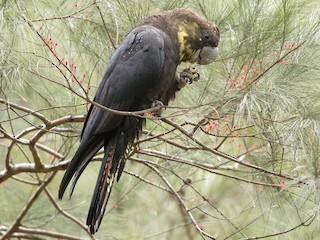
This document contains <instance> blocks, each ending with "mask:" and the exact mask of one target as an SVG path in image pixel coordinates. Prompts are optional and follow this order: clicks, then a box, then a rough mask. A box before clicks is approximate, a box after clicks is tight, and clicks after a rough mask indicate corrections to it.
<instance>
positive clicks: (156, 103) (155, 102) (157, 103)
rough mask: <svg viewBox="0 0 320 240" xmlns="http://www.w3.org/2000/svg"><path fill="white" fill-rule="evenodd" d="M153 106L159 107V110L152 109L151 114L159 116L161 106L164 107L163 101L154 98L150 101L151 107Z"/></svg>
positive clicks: (161, 109)
mask: <svg viewBox="0 0 320 240" xmlns="http://www.w3.org/2000/svg"><path fill="white" fill-rule="evenodd" d="M155 107H159V110H156V111H153V112H152V114H153V115H155V116H160V115H161V113H162V111H163V108H164V104H163V102H161V101H159V100H154V101H153V102H152V103H151V108H155Z"/></svg>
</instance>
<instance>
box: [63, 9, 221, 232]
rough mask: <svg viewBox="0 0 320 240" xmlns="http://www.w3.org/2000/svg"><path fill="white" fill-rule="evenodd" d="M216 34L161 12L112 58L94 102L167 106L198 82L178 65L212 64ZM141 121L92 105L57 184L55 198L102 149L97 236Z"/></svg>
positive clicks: (95, 204)
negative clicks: (179, 68) (189, 85)
mask: <svg viewBox="0 0 320 240" xmlns="http://www.w3.org/2000/svg"><path fill="white" fill-rule="evenodd" d="M219 39H220V34H219V30H218V28H217V27H216V26H214V25H213V24H211V23H210V22H209V21H207V20H206V19H204V18H202V17H200V16H199V15H197V14H196V13H194V12H193V11H191V10H188V9H182V8H181V9H175V10H171V11H166V12H161V13H158V14H155V15H152V16H150V17H148V18H146V19H145V20H144V21H143V23H142V24H140V25H139V26H137V27H136V28H134V29H133V30H132V31H131V32H130V33H129V34H128V35H127V36H126V37H125V39H124V40H123V42H122V44H121V45H120V46H119V48H118V49H117V50H116V51H115V53H114V54H113V56H112V58H111V60H110V62H109V64H108V67H107V70H106V72H105V74H104V76H103V78H102V80H101V82H100V85H99V87H98V89H97V92H96V95H95V97H94V102H96V103H98V104H100V105H103V106H106V107H107V108H110V109H114V110H118V111H129V112H133V111H139V110H144V109H148V108H151V107H153V106H161V105H167V104H168V102H169V101H170V100H172V99H174V97H175V93H176V92H177V91H179V90H180V89H181V88H182V87H184V86H185V85H186V83H192V82H193V81H197V80H198V79H199V74H198V73H197V71H196V69H195V68H187V69H184V70H183V71H182V72H181V73H180V74H179V75H178V76H177V75H176V70H177V66H178V65H179V64H180V63H181V62H190V63H197V64H201V65H205V64H209V63H211V62H212V61H213V60H214V59H215V58H216V57H217V54H218V49H217V46H218V43H219ZM144 122H145V118H141V117H139V116H132V115H127V116H126V115H124V114H116V113H115V112H112V111H108V110H106V109H103V108H101V107H99V106H97V105H95V104H93V105H91V107H90V109H89V112H88V115H87V118H86V120H85V123H84V126H83V130H82V133H81V142H80V146H79V148H78V150H77V151H76V153H75V155H74V157H73V158H72V160H71V162H70V164H69V166H68V168H67V170H66V172H65V174H64V176H63V179H62V181H61V184H60V188H59V198H60V199H61V198H62V197H63V194H64V192H65V190H66V188H67V186H68V184H69V183H70V181H71V179H72V178H73V181H72V183H71V188H70V197H71V195H72V192H73V190H74V187H75V185H76V183H77V181H78V179H79V177H80V175H81V174H82V172H83V171H84V169H85V168H86V167H87V165H88V164H89V162H90V160H91V159H92V158H93V156H94V155H95V154H96V153H97V152H98V151H99V150H100V149H101V148H102V147H103V148H104V157H103V159H102V163H101V168H100V172H99V175H98V179H97V182H96V186H95V190H94V194H93V197H92V201H91V205H90V209H89V213H88V217H87V225H88V226H89V229H90V232H91V233H92V234H94V233H95V232H97V230H98V228H99V226H100V223H101V220H102V218H103V214H104V211H105V208H106V205H107V202H108V199H109V197H110V193H111V189H112V185H113V182H114V180H115V179H117V181H118V180H119V178H120V176H121V173H122V171H123V169H124V166H125V163H126V150H127V149H128V148H130V146H131V145H132V143H133V141H134V140H135V139H136V138H137V137H138V135H139V133H140V132H141V129H142V126H143V123H144Z"/></svg>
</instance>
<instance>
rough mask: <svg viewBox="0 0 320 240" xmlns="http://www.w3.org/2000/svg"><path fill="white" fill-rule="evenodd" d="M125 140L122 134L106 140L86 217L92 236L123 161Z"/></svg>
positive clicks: (116, 134) (99, 221)
mask: <svg viewBox="0 0 320 240" xmlns="http://www.w3.org/2000/svg"><path fill="white" fill-rule="evenodd" d="M125 139H126V137H125V136H124V134H123V133H115V134H114V135H113V137H111V138H108V140H107V141H106V143H105V149H104V152H105V155H104V158H103V161H102V163H101V168H100V172H99V175H98V179H97V183H96V186H95V190H94V194H93V197H92V200H91V205H90V208H89V213H88V217H87V225H88V226H89V228H90V232H91V233H92V234H94V233H95V232H97V231H98V228H99V226H100V224H101V221H102V218H103V215H104V212H105V210H106V205H107V203H108V200H109V197H110V194H111V190H112V186H113V182H114V180H115V175H116V174H117V173H118V170H119V166H120V165H121V164H119V163H121V162H122V161H123V159H124V153H125V150H126V147H127V143H128V141H127V140H125Z"/></svg>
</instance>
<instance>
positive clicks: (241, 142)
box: [0, 0, 320, 239]
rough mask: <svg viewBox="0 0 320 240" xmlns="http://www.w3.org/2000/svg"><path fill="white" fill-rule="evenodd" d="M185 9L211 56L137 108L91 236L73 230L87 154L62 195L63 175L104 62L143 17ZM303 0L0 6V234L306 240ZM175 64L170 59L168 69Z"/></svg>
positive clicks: (313, 162)
mask: <svg viewBox="0 0 320 240" xmlns="http://www.w3.org/2000/svg"><path fill="white" fill-rule="evenodd" d="M176 7H188V8H190V9H193V10H194V11H196V12H198V13H199V14H200V15H203V16H205V17H206V18H208V19H209V20H210V21H212V22H213V23H215V24H216V25H218V26H219V28H220V32H221V44H220V46H219V49H220V52H219V54H220V55H219V59H218V61H217V62H215V63H213V64H211V65H209V66H199V67H198V70H199V73H200V75H201V80H200V81H199V82H196V83H194V84H192V85H188V86H186V87H185V88H184V89H183V90H182V91H181V92H179V94H178V96H177V99H176V100H175V101H174V102H172V103H171V105H170V106H169V107H168V108H167V109H166V111H164V113H163V115H162V117H163V118H159V119H157V118H155V117H152V116H148V118H149V120H148V123H147V126H146V128H145V130H144V133H143V135H142V136H141V137H140V139H139V141H137V143H136V145H135V147H134V148H133V149H132V151H131V153H130V156H129V159H128V162H127V165H126V169H125V173H124V174H123V176H122V179H121V180H120V182H119V183H117V184H115V186H114V190H113V193H112V196H111V199H110V201H109V205H108V207H107V211H106V214H105V218H104V221H103V223H102V225H101V227H100V230H99V232H98V233H97V234H96V235H95V236H91V235H90V234H89V233H88V231H87V229H86V226H85V219H86V215H87V211H88V207H89V204H90V200H91V196H92V192H93V187H94V185H95V180H96V176H97V171H98V169H99V159H100V158H101V155H98V156H97V157H96V158H95V160H97V161H95V162H93V163H92V164H90V166H89V167H88V169H87V171H86V172H85V173H84V174H83V176H82V177H81V179H80V181H79V183H78V185H77V187H76V190H75V192H74V194H73V197H72V199H71V200H68V198H67V197H65V198H64V199H63V200H62V201H57V191H58V186H59V183H60V180H61V178H62V174H63V170H64V169H65V168H66V166H67V164H68V161H69V160H70V159H71V157H72V156H73V155H72V154H73V153H74V151H75V149H76V147H77V145H78V143H79V134H80V131H81V128H82V122H83V120H84V114H86V111H87V109H88V106H89V104H90V101H91V100H92V98H93V95H94V93H95V90H96V87H97V85H98V83H99V80H100V78H101V76H102V75H103V73H104V71H105V69H106V65H107V63H108V60H109V59H110V56H111V55H112V53H113V51H114V49H115V48H116V47H117V46H118V45H119V44H120V43H121V40H122V39H123V37H124V36H125V35H126V33H128V32H129V31H130V29H132V28H133V27H134V26H135V25H137V24H138V23H140V22H141V20H142V19H144V18H145V17H146V16H148V15H150V14H153V13H156V12H159V11H163V10H168V9H172V8H176ZM319 7H320V4H319V3H318V1H317V0H313V1H303V0H296V1H295V0H261V1H260V0H259V1H254V0H224V1H215V0H192V1H191V0H190V1H188V0H169V1H154V0H140V1H139V0H126V1H121V0H110V1H105V0H101V1H96V0H77V1H76V0H74V1H62V0H57V1H47V0H42V1H32V0H30V1H25V0H16V1H8V0H2V2H0V33H1V34H0V182H1V185H0V196H1V198H0V236H2V238H3V239H9V238H10V239H14V238H17V239H50V238H52V239H214V238H215V239H262V238H271V239H280V238H281V239H317V238H318V236H319V235H320V228H319V206H320V205H319V200H320V196H319V184H320V182H319V175H320V159H319V158H320V142H319V138H320V136H319V128H320V99H319V98H320V82H319V81H320V74H319V73H320V56H319V55H320V51H319V50H320V47H319V36H320V32H319ZM186 66H189V65H187V64H186V65H183V66H181V69H182V68H184V67H186Z"/></svg>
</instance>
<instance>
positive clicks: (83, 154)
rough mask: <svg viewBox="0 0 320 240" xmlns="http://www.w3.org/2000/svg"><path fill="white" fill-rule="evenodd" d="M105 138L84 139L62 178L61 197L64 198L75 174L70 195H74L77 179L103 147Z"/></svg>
mask: <svg viewBox="0 0 320 240" xmlns="http://www.w3.org/2000/svg"><path fill="white" fill-rule="evenodd" d="M102 146H103V139H100V138H95V139H91V140H90V141H82V142H81V144H80V146H79V148H78V150H77V151H76V153H75V155H74V157H73V158H72V160H71V162H70V164H69V166H68V168H67V170H66V172H65V173H64V176H63V178H62V180H61V183H60V187H59V199H62V197H63V194H64V192H65V191H66V188H67V186H68V184H69V183H70V181H71V179H72V177H73V175H74V174H75V178H74V180H73V182H72V187H71V189H70V197H71V195H72V192H73V189H74V187H75V184H76V183H77V180H78V179H79V177H80V175H81V173H82V172H83V170H84V169H85V168H86V166H87V165H88V163H89V162H90V160H91V158H92V157H93V156H94V155H95V154H96V153H97V152H98V151H99V150H100V149H101V148H102Z"/></svg>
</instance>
